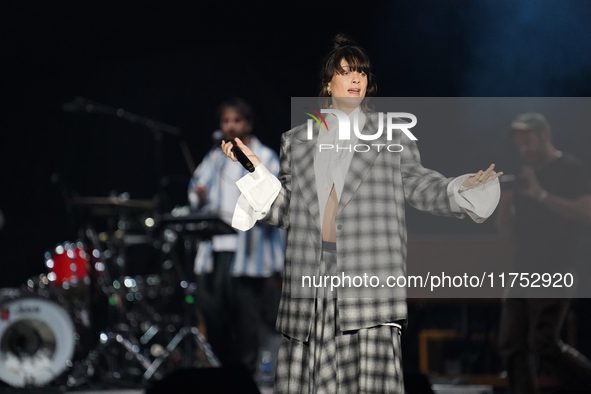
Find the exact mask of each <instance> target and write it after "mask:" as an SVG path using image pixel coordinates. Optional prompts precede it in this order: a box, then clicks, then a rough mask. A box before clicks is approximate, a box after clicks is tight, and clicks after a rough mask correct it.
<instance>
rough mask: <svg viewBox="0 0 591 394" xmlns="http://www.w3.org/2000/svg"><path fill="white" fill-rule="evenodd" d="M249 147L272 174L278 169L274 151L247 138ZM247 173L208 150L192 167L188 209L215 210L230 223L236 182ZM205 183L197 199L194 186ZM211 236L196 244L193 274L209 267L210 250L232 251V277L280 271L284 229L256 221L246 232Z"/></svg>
mask: <svg viewBox="0 0 591 394" xmlns="http://www.w3.org/2000/svg"><path fill="white" fill-rule="evenodd" d="M249 148H250V149H251V150H252V151H253V152H254V153H255V154H256V155H257V156H258V157H259V159H260V160H261V162H262V163H263V164H264V165H265V167H267V168H268V169H269V171H271V173H273V174H274V175H277V173H278V172H279V158H278V156H277V154H276V153H275V151H273V150H272V149H270V148H269V147H267V146H265V145H263V144H262V143H261V142H260V141H259V140H258V139H257V138H256V137H254V136H251V137H250V144H249ZM247 173H248V172H247V171H246V170H245V169H244V168H243V167H242V165H241V164H240V163H238V162H233V161H232V160H230V159H229V158H228V157H226V155H225V154H224V153H223V152H222V150H221V148H215V149H212V150H211V151H210V152H209V153H208V154H207V155H206V156H205V158H204V159H203V161H202V162H201V164H199V167H197V169H196V170H195V173H194V174H193V178H192V179H191V182H190V183H189V189H188V197H189V203H190V204H191V208H193V209H194V210H201V211H206V212H212V213H216V214H217V215H218V216H220V218H221V219H222V220H224V221H225V222H226V223H228V224H231V223H232V214H233V211H234V207H235V206H236V202H237V201H238V198H239V197H240V190H239V189H238V187H237V186H236V183H235V182H236V181H237V180H238V179H240V178H242V177H243V176H244V175H246V174H247ZM196 185H200V186H205V187H206V188H207V191H208V198H207V201H200V200H199V197H198V196H197V193H196V191H195V186H196ZM236 233H237V234H235V235H234V234H232V235H220V236H214V237H213V238H212V240H207V241H202V242H200V243H199V245H198V250H197V256H196V258H195V266H194V271H195V273H196V274H200V273H204V272H211V271H212V270H213V255H212V253H213V252H214V251H231V252H235V254H234V260H233V262H232V267H231V273H232V275H233V276H254V277H268V276H271V275H272V274H273V273H275V272H282V271H283V261H284V257H285V231H284V230H281V229H278V228H276V227H274V226H270V225H268V224H265V223H257V225H256V226H254V227H253V228H252V229H250V230H248V231H240V230H237V231H236Z"/></svg>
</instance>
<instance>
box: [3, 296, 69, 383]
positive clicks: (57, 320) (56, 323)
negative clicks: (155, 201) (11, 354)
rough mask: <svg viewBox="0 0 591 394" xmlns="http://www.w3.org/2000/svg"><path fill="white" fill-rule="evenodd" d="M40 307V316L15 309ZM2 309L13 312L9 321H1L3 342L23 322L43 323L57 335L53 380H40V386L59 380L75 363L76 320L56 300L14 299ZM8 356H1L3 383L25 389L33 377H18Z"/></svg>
mask: <svg viewBox="0 0 591 394" xmlns="http://www.w3.org/2000/svg"><path fill="white" fill-rule="evenodd" d="M29 305H30V306H31V307H39V313H33V312H23V313H18V314H15V313H13V308H15V307H18V306H20V307H25V308H26V307H27V306H29ZM0 306H1V307H2V309H8V310H9V318H8V320H0V341H1V340H2V338H3V337H4V334H5V333H6V330H7V329H8V328H10V327H11V326H12V325H14V324H15V323H18V322H20V321H23V320H40V321H41V322H43V323H44V324H46V325H47V326H48V327H49V328H50V329H51V330H52V331H53V335H54V336H55V341H56V343H55V351H54V354H53V356H52V358H51V371H50V372H51V378H50V379H45V380H42V381H36V382H35V385H36V386H44V385H46V384H47V383H50V382H51V381H53V380H55V379H56V378H57V377H58V376H60V375H61V374H62V373H63V372H64V371H65V370H66V369H67V365H66V362H67V361H68V360H72V357H73V356H74V350H75V346H76V343H75V339H74V336H75V333H76V331H75V328H74V323H73V321H72V318H71V317H70V315H69V314H68V312H67V311H66V309H64V308H63V307H62V306H61V305H59V304H58V303H56V302H54V301H50V300H47V299H43V298H39V297H34V296H33V297H30V296H24V297H21V298H14V299H8V300H5V302H3V303H2V304H0ZM4 361H5V360H4V357H3V356H2V355H1V354H0V380H2V381H4V382H6V383H8V384H9V385H11V386H14V387H24V386H25V385H26V384H28V383H30V381H29V380H27V379H26V378H27V377H29V375H24V374H20V375H19V374H18V373H15V372H13V371H12V370H11V369H10V368H8V367H7V366H6V364H5V362H4Z"/></svg>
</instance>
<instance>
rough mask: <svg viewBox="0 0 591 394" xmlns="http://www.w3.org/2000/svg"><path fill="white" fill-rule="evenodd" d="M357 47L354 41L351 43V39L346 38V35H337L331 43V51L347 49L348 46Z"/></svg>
mask: <svg viewBox="0 0 591 394" xmlns="http://www.w3.org/2000/svg"><path fill="white" fill-rule="evenodd" d="M354 45H357V44H356V43H355V41H353V40H352V39H350V38H349V37H347V36H346V35H344V34H342V33H339V34H337V35H336V36H335V38H334V40H333V43H332V47H333V49H341V48H344V47H348V46H354Z"/></svg>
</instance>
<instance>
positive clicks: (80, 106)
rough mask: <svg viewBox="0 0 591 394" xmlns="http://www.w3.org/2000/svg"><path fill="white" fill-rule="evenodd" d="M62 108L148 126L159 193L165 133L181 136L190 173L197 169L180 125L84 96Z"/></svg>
mask: <svg viewBox="0 0 591 394" xmlns="http://www.w3.org/2000/svg"><path fill="white" fill-rule="evenodd" d="M62 109H63V110H64V111H66V112H75V111H84V112H88V113H95V114H105V115H111V116H116V117H118V118H121V119H124V120H127V121H128V122H130V123H135V124H140V125H142V126H145V127H147V128H148V129H149V130H150V132H151V133H152V136H153V138H154V166H155V171H156V179H157V187H158V195H162V191H163V190H162V187H163V185H162V182H161V180H162V176H163V174H164V168H163V167H164V162H163V155H162V141H163V134H169V135H172V136H175V137H177V138H179V140H180V145H181V150H182V152H183V156H184V157H185V162H186V164H187V167H188V169H189V171H190V174H191V175H192V174H193V172H194V171H195V163H194V161H193V158H192V157H191V154H190V152H189V149H188V147H187V143H186V142H185V140H184V139H182V137H181V135H182V132H181V129H180V128H178V127H175V126H171V125H169V124H166V123H162V122H158V121H157V120H154V119H150V118H148V117H145V116H142V115H137V114H134V113H132V112H129V111H126V110H124V109H123V108H115V107H111V106H108V105H105V104H100V103H97V102H95V101H92V100H89V99H86V98H84V97H75V98H74V100H73V101H72V102H71V103H65V104H63V105H62Z"/></svg>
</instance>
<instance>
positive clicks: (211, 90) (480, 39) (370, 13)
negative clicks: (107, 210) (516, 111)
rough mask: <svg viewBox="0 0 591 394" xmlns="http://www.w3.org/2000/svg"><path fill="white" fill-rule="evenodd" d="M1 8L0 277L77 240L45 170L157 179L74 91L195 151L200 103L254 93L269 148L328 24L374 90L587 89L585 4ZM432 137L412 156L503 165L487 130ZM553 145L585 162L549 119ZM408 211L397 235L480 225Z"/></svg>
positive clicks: (206, 108) (209, 108)
mask: <svg viewBox="0 0 591 394" xmlns="http://www.w3.org/2000/svg"><path fill="white" fill-rule="evenodd" d="M0 18H1V22H0V31H1V34H0V37H1V38H0V39H1V41H2V52H1V55H0V56H1V59H2V60H1V64H2V78H1V82H0V94H2V97H3V105H2V109H3V111H2V116H1V117H0V133H1V137H0V146H1V152H0V163H1V169H2V172H1V173H2V175H1V181H0V182H1V183H0V187H1V189H0V210H2V211H3V212H4V216H5V225H4V228H2V229H1V230H0V263H1V264H2V275H0V287H6V286H20V285H21V284H22V283H24V281H25V280H26V278H28V277H30V276H33V275H36V274H38V273H40V272H43V271H44V266H43V254H44V252H45V251H46V250H48V249H50V248H52V247H54V246H55V245H56V244H57V243H60V242H63V241H65V240H73V239H75V237H76V233H75V232H74V231H73V229H72V228H71V227H70V225H69V220H68V216H67V213H66V209H65V207H64V203H63V200H62V199H61V194H60V192H59V190H58V188H57V187H56V186H55V185H54V184H52V183H51V181H50V177H51V175H52V174H59V175H60V177H61V179H63V180H64V181H65V182H66V183H67V184H68V185H69V186H70V187H71V188H72V189H74V190H76V191H77V192H78V193H79V194H80V195H81V196H107V195H108V194H109V193H110V192H111V191H112V190H116V191H117V192H118V193H121V192H129V193H130V195H131V198H151V197H152V196H153V195H154V194H155V193H156V191H157V182H156V177H155V168H154V140H153V137H152V135H151V133H150V132H149V130H148V129H147V128H145V127H142V126H139V125H132V124H130V123H129V122H126V121H124V120H122V119H118V118H115V117H109V116H106V115H97V114H86V113H83V112H77V113H67V112H64V111H63V110H62V104H63V103H66V102H70V101H71V100H72V99H73V98H74V97H75V96H82V97H85V98H88V99H91V100H94V101H96V102H99V103H103V104H106V105H110V106H113V107H117V108H124V109H126V110H128V111H131V112H133V113H136V114H139V115H143V116H147V117H150V118H153V119H155V120H158V121H161V122H164V123H168V124H171V125H174V126H177V127H179V128H181V129H182V131H183V138H184V139H185V140H186V141H187V143H188V145H189V147H190V150H191V153H192V155H193V157H194V159H195V162H196V163H199V162H200V161H201V159H202V157H203V156H204V154H205V153H206V151H207V150H208V149H209V148H210V145H211V142H210V134H211V133H212V131H214V130H215V129H216V128H217V119H216V116H215V108H216V106H217V105H218V104H219V103H220V101H222V100H223V99H225V98H228V97H230V96H234V95H238V96H241V97H243V98H245V99H246V100H248V101H249V102H251V103H252V104H253V106H254V108H255V111H256V116H257V119H256V122H255V129H254V132H255V134H256V135H258V136H259V137H260V138H261V139H262V140H263V142H265V143H266V144H268V145H270V146H271V147H273V148H275V149H278V146H279V140H280V135H281V133H282V132H284V131H286V130H288V129H289V120H290V116H289V115H290V114H289V111H290V98H291V97H292V96H294V97H295V96H304V97H305V96H315V95H316V94H317V91H318V83H319V80H318V74H319V65H320V63H321V59H322V57H323V56H324V55H325V54H326V52H327V50H328V49H329V45H330V42H331V39H332V38H333V36H334V35H335V34H336V33H338V32H344V33H346V34H349V35H350V36H351V37H352V38H353V39H355V40H356V41H357V42H358V43H359V44H360V45H361V46H363V47H364V48H365V49H366V50H367V52H368V53H369V55H370V58H371V59H372V62H373V65H374V73H375V74H376V76H377V81H378V86H379V89H378V95H379V96H382V97H386V96H402V97H404V96H416V97H420V96H431V97H432V96H435V97H437V96H443V97H445V96H589V95H590V93H591V38H590V37H591V4H589V3H588V2H586V1H560V2H557V1H529V0H528V1H517V2H514V1H479V2H474V1H440V0H437V1H417V2H412V1H383V2H355V3H346V2H326V3H320V2H314V3H302V2H273V3H268V4H258V3H256V4H255V3H253V2H243V3H226V2H216V3H215V4H214V3H207V2H193V1H186V2H149V1H144V2H139V1H113V2H110V1H100V2H69V1H60V2H55V1H52V2H41V1H38V2H12V3H11V4H6V3H4V4H3V5H2V11H1V12H0ZM549 120H550V123H551V124H552V123H553V122H554V123H558V122H559V119H549ZM436 133H437V131H436V130H433V131H432V134H431V135H429V134H425V135H422V138H421V140H420V148H421V153H422V157H423V163H424V164H425V165H426V166H428V167H431V168H435V169H437V170H439V171H440V172H442V173H444V174H446V175H448V176H452V175H459V174H460V173H463V172H468V171H477V170H478V169H481V168H485V167H486V166H487V165H488V164H489V163H491V162H494V163H496V164H497V168H498V169H500V170H504V171H506V172H509V173H511V172H515V171H517V169H518V163H519V162H518V159H517V155H516V153H515V152H514V151H513V150H512V149H511V147H510V145H509V143H508V142H507V141H505V140H503V138H501V136H500V133H499V134H494V135H490V134H489V135H485V134H484V133H482V132H480V134H479V130H471V131H462V132H461V133H466V134H469V135H455V136H449V138H441V136H438V137H436ZM464 137H466V138H464ZM458 141H465V143H459V142H458ZM555 143H556V146H557V147H558V148H559V149H561V150H564V151H567V152H571V153H573V154H575V155H577V156H579V157H581V158H582V159H583V160H584V161H585V162H586V163H587V164H588V165H591V158H590V157H589V155H588V153H587V152H588V149H589V146H591V135H590V133H589V130H588V126H586V127H585V128H581V129H578V130H561V129H559V128H555ZM163 147H164V148H163V157H164V163H165V168H164V175H166V176H168V177H169V179H170V181H171V182H170V184H169V186H167V190H168V192H169V195H170V199H169V201H168V202H169V204H170V206H173V205H185V204H186V203H187V201H186V196H185V190H186V183H187V181H188V177H189V176H190V173H189V171H188V169H187V166H186V165H185V163H184V161H183V158H182V153H181V149H180V146H179V140H178V139H177V138H175V137H172V136H168V135H166V136H165V137H164V142H163ZM475 151H476V152H479V154H477V155H475V154H474V153H473V152H475ZM466 152H471V153H470V154H468V155H467V154H466ZM464 156H466V157H469V158H470V159H469V160H466V159H464ZM474 158H476V159H474ZM407 215H408V217H409V219H408V222H409V231H410V233H411V234H440V233H457V234H468V233H470V234H472V233H480V234H486V233H488V234H492V233H494V231H495V230H494V220H489V221H487V222H486V223H485V224H483V225H480V226H476V225H474V224H472V223H469V222H468V221H454V220H449V219H442V218H437V217H431V216H429V215H424V214H420V213H418V212H416V211H412V210H409V212H408V214H407Z"/></svg>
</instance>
